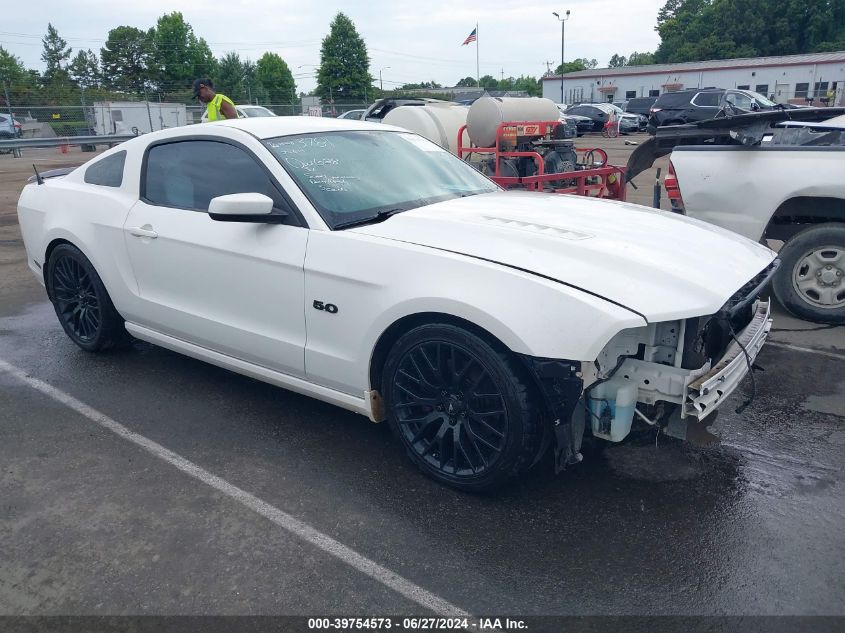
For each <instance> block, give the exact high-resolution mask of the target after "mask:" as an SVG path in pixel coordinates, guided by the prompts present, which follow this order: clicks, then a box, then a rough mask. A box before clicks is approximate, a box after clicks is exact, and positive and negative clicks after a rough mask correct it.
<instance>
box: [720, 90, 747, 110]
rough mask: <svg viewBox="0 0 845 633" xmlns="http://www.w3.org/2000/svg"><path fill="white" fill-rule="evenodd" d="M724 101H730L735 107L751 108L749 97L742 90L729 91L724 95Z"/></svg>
mask: <svg viewBox="0 0 845 633" xmlns="http://www.w3.org/2000/svg"><path fill="white" fill-rule="evenodd" d="M725 101H727V102H728V103H732V104H733V105H735V106H736V107H737V108H740V109H742V110H750V109H751V97H749V96H748V95H747V94H744V93H742V92H729V93H728V94H727V95H725Z"/></svg>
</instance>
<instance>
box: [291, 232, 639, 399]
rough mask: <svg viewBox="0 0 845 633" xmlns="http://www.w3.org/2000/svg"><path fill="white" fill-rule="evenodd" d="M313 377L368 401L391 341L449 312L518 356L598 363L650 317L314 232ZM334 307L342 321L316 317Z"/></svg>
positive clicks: (422, 254)
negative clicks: (624, 333) (317, 304)
mask: <svg viewBox="0 0 845 633" xmlns="http://www.w3.org/2000/svg"><path fill="white" fill-rule="evenodd" d="M305 292H306V300H305V303H306V325H307V328H308V343H307V347H306V353H305V361H306V362H305V364H306V373H307V374H308V375H309V378H310V379H312V380H314V381H316V382H320V383H321V384H325V385H327V386H330V387H332V388H335V389H340V390H343V391H346V392H348V393H352V394H355V395H360V394H361V393H362V391H365V390H367V389H369V366H370V359H371V358H372V355H373V351H374V349H375V347H376V344H377V342H378V341H379V339H380V337H381V336H382V334H383V333H384V332H385V331H386V330H387V329H388V328H390V326H391V325H393V324H394V323H396V322H397V321H399V320H400V319H403V318H406V317H409V316H413V315H416V314H420V313H431V312H436V313H441V314H447V315H450V316H453V317H458V318H460V319H464V320H466V321H469V322H471V323H473V324H475V325H476V326H478V327H480V328H482V329H484V330H486V331H487V332H489V333H490V334H492V335H493V336H495V337H496V338H497V339H498V340H500V341H501V342H502V343H503V344H504V345H505V346H507V347H508V348H509V349H510V350H512V351H513V352H516V353H519V354H524V355H528V356H535V357H542V358H567V359H572V360H584V361H592V360H594V359H595V358H596V357H597V356H598V354H599V352H600V350H601V349H602V347H604V345H605V344H606V343H607V342H608V341H609V340H610V339H611V338H612V337H613V336H614V335H615V334H616V333H617V332H619V331H620V330H622V329H626V328H631V327H639V326H644V325H646V323H645V321H644V320H643V318H642V317H641V316H639V315H637V314H636V313H634V312H631V311H629V310H627V309H625V308H622V307H620V306H618V305H615V304H612V303H610V302H608V301H605V300H603V299H601V298H599V297H596V296H593V295H590V294H587V293H585V292H582V291H580V290H577V289H575V288H571V287H569V286H565V285H564V284H560V283H557V282H555V281H551V280H548V279H544V278H542V277H538V276H536V275H532V274H531V273H527V272H523V271H519V270H515V269H512V268H508V267H505V266H501V265H499V264H495V263H492V262H487V261H482V260H479V259H475V258H471V257H466V256H464V255H459V254H454V253H448V252H444V251H440V250H436V249H431V248H427V247H424V246H417V245H413V244H407V243H400V242H396V241H392V240H384V239H381V238H376V237H370V236H366V235H362V234H354V233H340V232H312V234H311V235H310V237H309V242H308V253H307V256H306V265H305ZM313 300H321V301H330V302H331V303H333V304H335V305H337V306H338V312H337V313H336V314H327V313H326V312H324V311H316V310H311V309H309V308H310V305H311V302H312V301H313Z"/></svg>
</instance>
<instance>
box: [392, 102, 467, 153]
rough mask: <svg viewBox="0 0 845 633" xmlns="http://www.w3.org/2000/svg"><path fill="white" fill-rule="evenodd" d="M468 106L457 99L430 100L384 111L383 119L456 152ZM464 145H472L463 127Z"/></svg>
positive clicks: (465, 120)
mask: <svg viewBox="0 0 845 633" xmlns="http://www.w3.org/2000/svg"><path fill="white" fill-rule="evenodd" d="M468 112H469V108H468V107H467V106H465V105H460V104H457V103H429V104H426V105H424V106H400V107H398V108H394V109H393V110H391V111H390V112H388V113H387V115H385V117H384V119H382V123H386V124H388V125H395V126H397V127H401V128H405V129H406V130H408V131H410V132H414V133H416V134H419V135H420V136H422V137H424V138H427V139H428V140H429V141H431V142H433V143H437V144H438V145H439V146H440V147H442V148H443V149H445V150H449V151H450V152H452V153H453V154H457V153H458V130H459V129H461V126H462V125H464V124H465V123H466V122H467V113H468ZM462 144H463V145H469V136H468V135H467V133H466V131H464V135H463V140H462Z"/></svg>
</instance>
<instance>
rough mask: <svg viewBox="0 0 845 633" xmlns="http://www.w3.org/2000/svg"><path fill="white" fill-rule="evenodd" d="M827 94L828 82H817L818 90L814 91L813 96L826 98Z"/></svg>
mask: <svg viewBox="0 0 845 633" xmlns="http://www.w3.org/2000/svg"><path fill="white" fill-rule="evenodd" d="M825 93H827V82H826V81H817V82H816V88H815V90H813V94H814V95H815V96H817V97H819V96H822V97H823V96H824V95H825Z"/></svg>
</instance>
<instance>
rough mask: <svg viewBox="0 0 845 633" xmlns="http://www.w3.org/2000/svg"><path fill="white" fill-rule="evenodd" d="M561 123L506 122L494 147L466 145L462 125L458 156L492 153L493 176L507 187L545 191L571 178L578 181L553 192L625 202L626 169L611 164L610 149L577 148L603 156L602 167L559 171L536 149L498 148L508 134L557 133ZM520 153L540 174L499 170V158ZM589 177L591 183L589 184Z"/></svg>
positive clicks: (541, 134)
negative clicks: (550, 168) (549, 166)
mask: <svg viewBox="0 0 845 633" xmlns="http://www.w3.org/2000/svg"><path fill="white" fill-rule="evenodd" d="M558 125H560V121H503V122H502V123H500V124H499V126H498V128H496V145H495V147H473V146H472V145H470V146H464V145H463V138H464V131H465V130H466V128H467V126H466V125H462V126H461V128H460V129H459V130H458V144H457V148H458V158H460V159H463V158H464V156H468V155H470V154H493V155H494V162H495V165H496V170H495V173H494V175H493V176H491V179H492V180H493V181H494V182H496V183H497V184H498V185H500V186H502V187H504V188H505V189H513V188H522V189H526V190H528V191H545V188H544V185H545V183H547V182H554V181H558V180H570V181H575V184H574V185H573V186H569V187H561V188H554V189H553V190H552V191H553V192H554V193H574V194H576V195H579V196H592V197H594V198H608V199H611V200H622V201H624V200H625V189H626V187H625V168H624V167H616V166H613V165H608V164H607V152H605V151H604V150H603V149H600V148H595V149H588V148H575V151H576V152H577V153H579V154H582V155H584V154H589V153H590V152H594V153H599V154H601V155H603V156H604V162H603V163H602V166H601V167H594V168H592V169H582V170H580V171H567V172H560V173H556V174H547V173H545V163H544V161H543V157H542V156H541V155H540V154H539V153H537V152H508V151H502V150H500V149H499V148H500V147H501V144H502V143H501V141H502V139H503V138H504V137H506V136H510V137H515V136H545V135H546V134H549V133H551V132H554V129H555V128H556V127H557V126H558ZM520 131H521V132H522V133H521V134H520V133H519V132H520ZM521 156H524V157H529V158H533V159H534V162H535V163H536V164H537V175H536V176H522V177H514V176H502V175H501V172H500V171H499V163H500V161H499V159H500V158H518V157H521ZM587 180H590V181H591V182H589V183H588V182H587Z"/></svg>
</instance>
